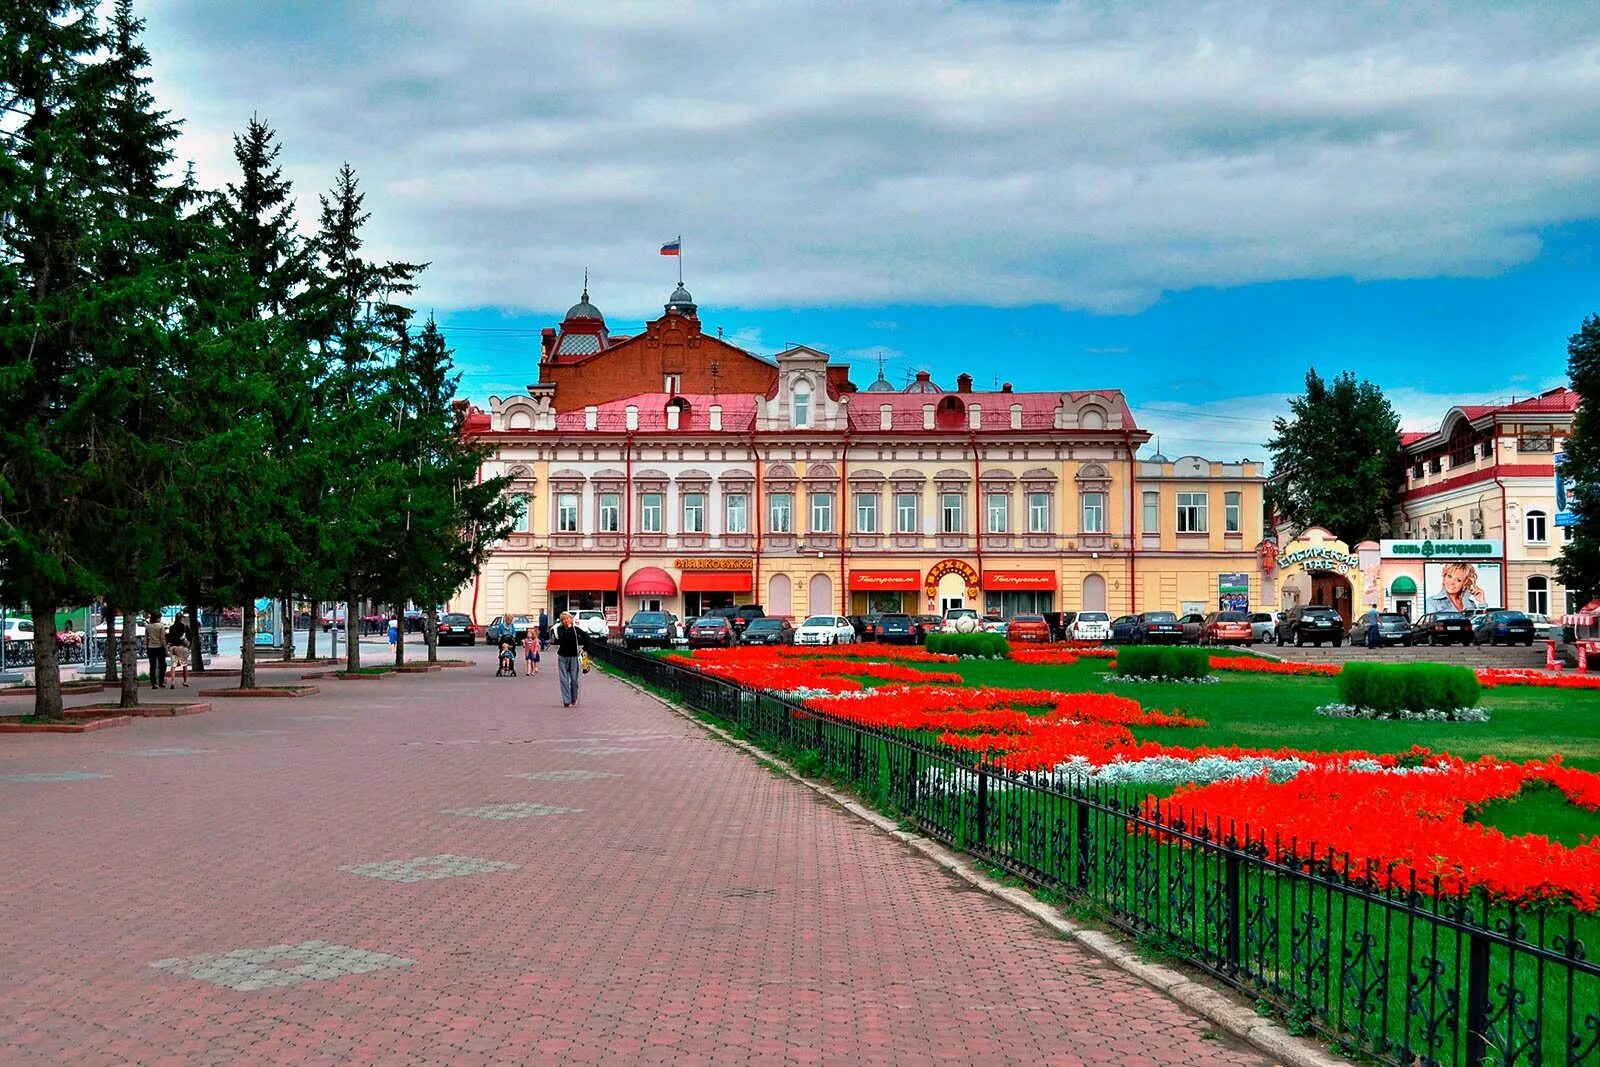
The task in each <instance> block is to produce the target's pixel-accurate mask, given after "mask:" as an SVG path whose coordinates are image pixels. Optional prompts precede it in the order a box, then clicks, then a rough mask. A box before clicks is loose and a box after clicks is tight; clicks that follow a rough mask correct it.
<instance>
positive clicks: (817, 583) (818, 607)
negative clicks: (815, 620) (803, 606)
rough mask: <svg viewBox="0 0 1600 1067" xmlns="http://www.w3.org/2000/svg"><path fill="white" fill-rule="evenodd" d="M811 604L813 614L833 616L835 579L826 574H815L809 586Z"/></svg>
mask: <svg viewBox="0 0 1600 1067" xmlns="http://www.w3.org/2000/svg"><path fill="white" fill-rule="evenodd" d="M809 593H810V596H809V602H810V608H811V614H813V615H832V614H833V610H834V608H835V606H836V605H835V604H834V602H833V579H832V578H829V577H828V576H827V575H826V574H813V575H812V576H811V585H810V586H809Z"/></svg>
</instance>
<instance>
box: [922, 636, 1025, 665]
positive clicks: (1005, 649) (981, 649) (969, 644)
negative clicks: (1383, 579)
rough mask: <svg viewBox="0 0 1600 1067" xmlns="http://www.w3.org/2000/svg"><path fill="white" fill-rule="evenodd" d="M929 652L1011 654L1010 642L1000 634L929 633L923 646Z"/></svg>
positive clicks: (955, 654) (1003, 655) (951, 654)
mask: <svg viewBox="0 0 1600 1067" xmlns="http://www.w3.org/2000/svg"><path fill="white" fill-rule="evenodd" d="M923 647H924V648H925V649H926V650H927V651H929V652H941V653H944V654H945V655H948V656H988V657H992V658H994V659H1005V658H1006V657H1007V656H1009V655H1011V642H1010V641H1007V640H1006V639H1005V637H1004V636H1003V635H1001V634H991V633H972V634H944V633H934V634H929V635H928V638H927V643H926V644H925V645H924V646H923Z"/></svg>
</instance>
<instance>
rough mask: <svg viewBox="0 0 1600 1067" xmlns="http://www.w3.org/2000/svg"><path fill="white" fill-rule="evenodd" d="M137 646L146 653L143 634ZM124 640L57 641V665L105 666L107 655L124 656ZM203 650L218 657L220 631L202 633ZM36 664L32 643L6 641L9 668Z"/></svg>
mask: <svg viewBox="0 0 1600 1067" xmlns="http://www.w3.org/2000/svg"><path fill="white" fill-rule="evenodd" d="M133 640H134V647H135V649H136V650H137V652H138V654H139V656H140V657H141V658H143V656H144V653H145V645H144V635H143V634H138V635H137V636H135V637H134V639H133ZM121 650H122V637H121V635H120V634H119V635H118V636H116V637H114V638H112V639H111V642H110V647H109V648H107V646H106V639H105V638H104V637H103V636H97V635H94V634H90V635H89V636H87V637H85V638H83V639H81V640H79V641H76V642H71V643H68V642H58V643H57V645H56V662H57V663H60V664H62V665H63V666H71V665H74V664H79V663H104V662H105V661H106V656H107V654H109V655H111V656H113V657H115V656H118V655H121ZM200 650H201V651H202V652H204V653H205V654H206V655H208V656H215V655H216V654H217V631H215V630H201V631H200ZM33 664H34V650H33V642H32V641H7V642H6V643H5V665H6V666H7V667H32V666H33Z"/></svg>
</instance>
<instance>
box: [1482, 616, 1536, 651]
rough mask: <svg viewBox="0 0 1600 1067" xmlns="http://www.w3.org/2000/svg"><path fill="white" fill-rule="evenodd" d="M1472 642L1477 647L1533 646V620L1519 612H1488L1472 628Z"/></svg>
mask: <svg viewBox="0 0 1600 1067" xmlns="http://www.w3.org/2000/svg"><path fill="white" fill-rule="evenodd" d="M1472 640H1473V643H1474V644H1479V645H1491V646H1493V645H1515V644H1518V643H1521V644H1524V645H1531V644H1533V620H1532V619H1530V618H1528V616H1526V615H1524V614H1523V613H1522V612H1520V611H1503V610H1502V611H1490V612H1487V613H1485V614H1484V616H1483V618H1481V619H1479V620H1478V625H1477V626H1476V627H1474V628H1473V631H1472Z"/></svg>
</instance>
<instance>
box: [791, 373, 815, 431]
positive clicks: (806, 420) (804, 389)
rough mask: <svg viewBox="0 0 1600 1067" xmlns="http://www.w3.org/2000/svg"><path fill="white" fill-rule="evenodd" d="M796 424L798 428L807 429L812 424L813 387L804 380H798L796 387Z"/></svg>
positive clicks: (794, 404) (794, 400) (794, 403)
mask: <svg viewBox="0 0 1600 1067" xmlns="http://www.w3.org/2000/svg"><path fill="white" fill-rule="evenodd" d="M793 406H794V424H795V427H796V428H797V429H802V430H803V429H805V428H807V427H808V426H810V425H811V387H810V386H809V385H807V384H805V383H804V382H798V383H796V384H795V387H794V397H793Z"/></svg>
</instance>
